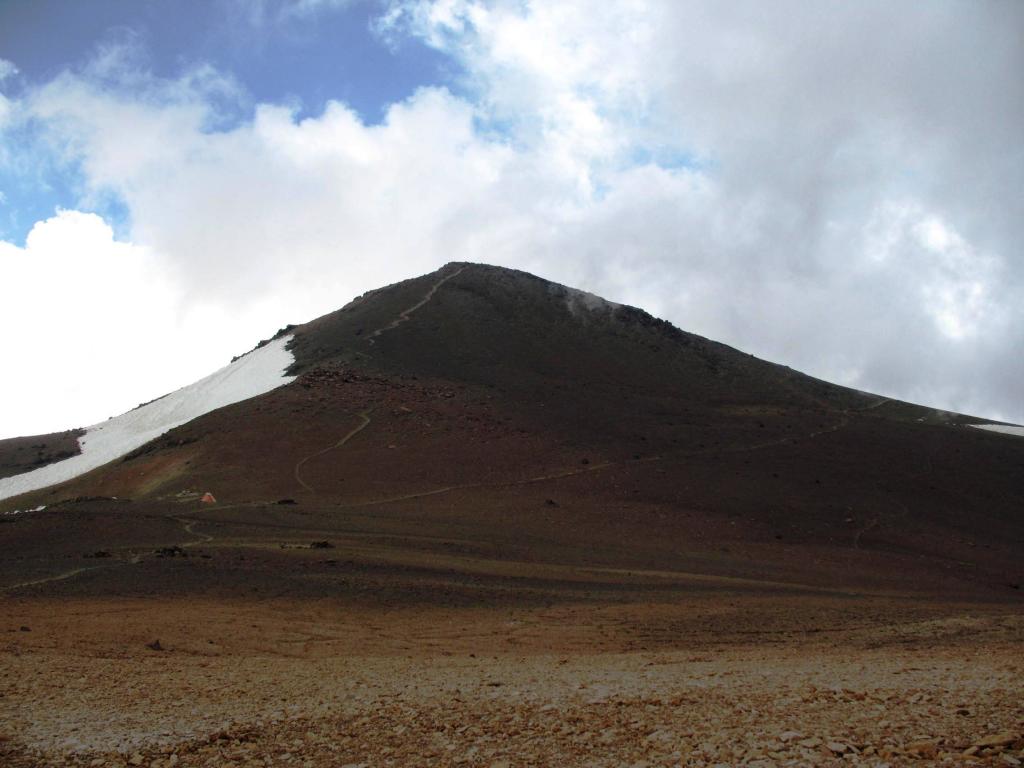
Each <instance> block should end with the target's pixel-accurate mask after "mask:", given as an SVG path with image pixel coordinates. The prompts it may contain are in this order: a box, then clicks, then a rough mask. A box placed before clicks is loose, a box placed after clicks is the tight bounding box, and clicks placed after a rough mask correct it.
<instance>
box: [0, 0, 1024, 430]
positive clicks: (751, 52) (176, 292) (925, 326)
mask: <svg viewBox="0 0 1024 768" xmlns="http://www.w3.org/2000/svg"><path fill="white" fill-rule="evenodd" d="M1012 7H1013V4H1005V5H995V4H993V5H987V6H984V7H983V8H980V9H979V8H978V7H976V6H968V5H960V4H955V3H951V4H947V5H943V6H941V8H938V9H935V8H934V7H930V6H915V7H914V8H913V9H908V8H906V7H903V6H901V7H900V8H899V9H898V10H893V7H892V6H890V5H888V4H883V3H881V2H864V3H857V4H839V3H837V4H834V5H828V6H827V8H825V7H819V6H811V5H808V4H806V3H800V2H780V3H776V4H773V5H771V6H765V5H763V4H761V3H738V4H729V5H723V4H718V3H707V4H705V3H692V2H669V1H668V0H665V1H664V2H654V1H653V0H652V2H639V0H620V1H619V2H607V3H601V4H594V3H583V2H544V3H541V2H535V3H531V2H526V3H523V2H511V1H510V2H494V3H482V2H472V1H471V0H444V1H443V2H442V1H441V0H438V2H416V3H395V4H393V5H392V7H391V9H390V11H389V12H388V14H387V15H386V16H385V20H384V21H383V22H382V23H381V26H382V29H383V30H384V31H385V32H386V33H387V34H390V35H403V34H415V35H419V36H420V37H421V39H423V40H426V41H427V42H429V43H430V44H431V45H434V46H435V47H437V48H439V49H441V50H443V51H444V52H445V53H447V54H448V55H450V56H451V57H453V58H455V59H457V60H458V61H459V62H460V63H461V65H462V66H463V68H464V71H465V79H464V82H462V83H460V88H461V90H460V92H461V93H464V94H465V95H463V96H456V95H453V94H452V93H450V92H448V91H446V90H444V89H424V90H421V91H419V92H417V93H416V94H414V95H413V96H412V97H410V98H409V99H408V100H407V101H405V102H402V103H400V104H396V105H393V106H392V107H391V109H390V110H389V111H388V112H387V115H386V118H385V120H384V121H383V122H382V123H381V124H380V125H375V126H368V125H366V124H365V123H363V122H362V121H361V120H360V118H359V117H358V116H357V115H356V114H355V113H354V112H353V111H352V110H350V109H348V108H347V107H346V106H345V105H344V104H342V103H338V102H331V103H329V104H328V106H327V107H326V109H325V110H324V112H323V113H322V114H321V115H318V116H314V117H308V118H305V119H301V120H300V119H299V118H298V117H297V115H296V113H294V112H293V111H292V110H290V109H288V108H285V107H282V106H280V105H272V104H262V105H258V106H257V107H256V109H255V110H254V111H253V112H252V113H251V115H250V116H249V117H247V118H246V119H242V120H238V119H237V117H238V114H239V102H244V94H239V93H238V89H237V86H236V85H235V84H234V82H233V81H232V80H231V78H230V77H226V76H224V75H223V73H218V72H215V71H213V70H210V69H208V68H207V69H203V68H201V67H200V68H198V69H196V70H193V71H192V72H190V73H187V74H186V75H185V76H183V77H181V78H179V79H175V80H160V79H157V78H154V77H152V76H150V75H148V74H147V73H145V72H144V71H141V72H140V71H139V70H138V68H137V66H135V65H132V64H131V62H130V61H129V62H127V63H126V62H125V61H124V60H123V59H118V57H117V56H108V57H105V59H104V65H103V67H101V68H99V69H101V70H102V71H99V69H97V68H95V67H94V68H93V70H91V71H86V72H84V73H82V74H77V75H73V74H65V75H63V76H61V77H58V78H56V79H54V80H53V81H52V82H50V83H47V84H45V85H43V86H41V87H39V88H37V89H36V90H35V91H33V92H31V93H30V94H29V95H27V96H26V97H25V98H24V99H23V100H22V101H21V102H19V104H18V109H19V114H20V113H22V112H23V113H24V114H25V115H29V116H32V117H34V119H36V120H37V121H38V127H39V129H40V130H41V131H43V134H44V135H45V136H46V137H47V140H48V141H49V142H50V146H51V147H52V148H53V151H54V152H56V153H60V154H61V155H62V156H63V157H65V158H66V159H67V160H68V161H69V162H73V163H80V165H81V169H82V172H83V174H84V178H85V183H86V194H85V197H84V198H83V205H86V204H87V203H88V201H89V199H90V196H99V195H106V194H111V193H112V194H115V195H117V196H118V197H119V198H121V199H122V200H123V201H124V202H125V204H126V206H127V208H128V210H129V212H130V240H131V243H133V244H134V245H129V244H125V243H116V242H115V241H113V240H112V239H110V237H109V233H108V235H107V236H106V237H103V236H99V235H98V234H96V230H95V229H89V231H90V232H92V233H93V234H92V235H90V238H80V237H79V235H77V234H76V235H75V236H74V237H72V236H71V235H67V237H65V238H64V239H61V238H57V239H56V240H55V241H53V242H56V243H63V244H64V245H63V246H62V247H65V248H72V246H73V244H74V243H76V242H88V243H92V245H91V246H90V247H89V248H90V249H89V250H88V251H87V252H83V253H84V254H85V255H84V256H83V258H85V259H86V260H93V259H95V260H97V263H98V264H107V265H108V267H109V268H108V267H102V268H100V269H99V271H98V272H97V273H96V274H98V275H104V276H105V277H103V279H102V280H99V279H98V278H95V276H94V279H92V280H91V281H90V280H89V279H88V278H89V275H82V276H81V279H82V280H83V281H84V282H83V284H84V285H88V286H93V288H92V289H91V290H99V289H101V288H102V286H110V285H114V284H116V283H117V280H118V279H120V278H118V277H117V276H118V275H119V274H120V273H119V271H118V270H119V268H117V267H115V266H111V265H116V264H122V263H125V262H126V261H130V259H128V258H127V257H126V256H125V255H124V254H125V253H130V254H135V255H136V256H138V263H139V264H144V265H145V267H144V268H142V267H139V270H141V271H136V272H132V271H130V270H129V271H128V272H126V273H125V274H126V275H127V277H125V278H124V279H125V280H128V282H129V284H130V285H131V286H132V288H131V290H129V291H126V293H128V294H131V295H147V292H151V291H152V290H153V286H154V285H164V286H171V287H170V288H167V289H161V290H167V291H168V293H167V294H166V295H163V294H160V295H158V296H157V297H156V298H155V299H154V301H153V302H148V301H147V302H145V304H146V306H154V305H155V306H164V307H165V309H166V312H165V313H161V314H166V315H167V317H171V318H173V321H170V320H164V319H163V318H161V317H156V316H154V314H153V313H152V312H145V311H143V309H144V308H139V307H137V306H136V305H134V304H130V303H129V304H123V305H117V304H114V305H112V306H114V307H119V308H117V309H116V313H115V314H116V316H117V317H121V318H123V317H129V316H132V317H133V323H132V325H133V329H132V332H133V333H138V334H139V339H140V340H141V339H142V338H156V339H164V340H166V344H168V345H169V346H167V347H166V348H165V350H163V352H162V354H161V355H156V354H154V355H153V357H152V363H151V364H152V365H154V366H159V365H162V366H163V367H162V369H159V370H158V371H157V372H155V373H154V374H153V382H154V384H153V386H154V387H155V386H156V384H155V382H156V381H157V380H158V379H159V380H160V381H167V382H168V384H167V386H164V387H162V389H163V390H166V389H169V388H171V386H172V385H173V386H177V385H179V384H182V383H185V382H186V381H188V380H189V379H188V378H185V377H184V374H185V369H184V367H183V366H185V365H186V364H192V363H197V365H198V361H200V359H201V360H202V362H203V364H204V365H206V364H207V363H206V361H207V359H210V361H211V362H210V364H209V365H208V366H207V367H206V368H205V369H203V370H196V371H195V372H194V373H192V372H191V371H189V374H188V375H189V376H191V378H192V379H194V378H198V376H199V375H201V374H203V373H206V372H208V371H209V370H212V369H213V368H215V367H217V365H219V364H221V363H222V362H223V358H224V357H225V356H227V355H229V354H233V353H237V352H238V351H240V350H241V349H244V348H246V347H247V346H251V344H252V342H254V341H255V340H256V339H257V338H259V337H261V336H265V335H268V334H269V333H270V332H272V331H273V330H275V329H276V327H277V326H278V325H281V324H283V323H284V322H296V321H301V320H305V319H309V318H310V317H312V316H315V315H317V314H320V313H323V312H326V311H330V310H332V309H335V308H337V307H338V306H340V305H341V304H343V303H344V302H345V301H347V300H348V299H350V298H351V297H353V296H354V295H356V294H358V293H360V292H362V291H364V290H367V289H369V288H373V287H376V286H378V285H381V284H383V283H387V282H390V281H393V280H398V279H402V278H405V277H408V276H411V275H414V274H418V273H421V272H425V271H427V270H430V269H433V268H435V267H437V266H439V265H440V264H442V263H444V262H446V261H449V260H476V261H489V262H492V263H501V264H504V265H507V266H516V267H520V268H524V269H529V270H531V271H535V272H539V273H541V274H543V275H545V276H549V277H552V278H554V279H559V280H561V281H563V282H568V283H570V284H573V285H576V286H579V287H581V288H584V289H586V290H589V291H592V292H595V293H599V294H603V295H605V296H607V297H608V298H610V299H613V300H616V301H625V302H628V303H632V304H638V305H641V306H644V307H645V308H647V309H649V310H651V311H652V312H655V313H656V314H659V315H662V316H665V317H668V318H669V319H671V320H673V321H674V322H675V323H676V324H677V325H680V326H681V327H683V328H686V329H688V330H693V331H695V332H698V333H703V334H705V335H708V336H711V337H714V338H718V339H720V340H723V341H726V342H728V343H732V344H735V345H737V346H740V347H741V348H744V349H746V350H748V351H751V352H754V353H757V354H759V355H760V356H763V357H767V358H769V359H775V360H779V361H781V362H785V363H787V364H790V365H793V366H795V367H798V368H800V369H803V370H807V371H809V372H812V373H815V374H817V375H822V376H825V377H832V378H836V379H839V380H841V381H843V382H845V383H849V384H852V385H855V386H861V387H864V388H868V389H874V390H878V391H882V392H884V393H886V394H889V395H894V396H899V397H907V398H912V399H918V400H921V401H924V402H928V403H930V404H933V405H937V406H943V407H950V408H958V409H966V410H974V411H980V412H983V413H987V414H990V415H996V416H998V415H1004V416H1007V417H1010V418H1016V419H1024V410H1022V408H1024V406H1022V405H1021V403H1020V400H1019V381H1020V380H1021V377H1024V362H1022V361H1021V359H1020V356H1019V355H1018V354H1015V350H1019V349H1020V348H1021V347H1022V346H1024V338H1022V333H1024V332H1022V330H1021V329H1022V328H1024V317H1022V313H1024V308H1022V305H1021V303H1020V302H1019V295H1020V290H1021V286H1022V282H1024V274H1022V273H1024V265H1022V264H1021V263H1020V260H1019V256H1017V255H1016V254H1017V253H1018V251H1017V250H1016V249H1017V245H1016V244H1017V243H1019V242H1020V239H1021V237H1022V236H1024V232H1022V231H1021V228H1022V225H1021V222H1022V221H1024V210H1022V209H1021V206H1022V205H1024V203H1022V201H1021V199H1020V195H1019V189H1020V188H1022V186H1024V167H1022V162H1021V160H1020V159H1019V157H1020V155H1019V149H1018V146H1019V128H1018V126H1019V125H1020V124H1021V123H1022V122H1024V114H1022V112H1024V105H1022V104H1021V102H1020V99H1019V98H1016V99H1015V98H1012V97H1011V96H1012V93H1010V92H1011V91H1013V89H1014V88H1015V85H1014V84H1015V83H1016V78H1017V73H1018V72H1019V71H1021V70H1022V69H1024V61H1022V53H1021V51H1020V46H1019V43H1018V42H1017V41H1016V38H1015V37H1013V35H1012V34H1011V30H1013V29H1014V28H1019V25H1015V23H1014V22H1016V21H1019V17H1020V14H1021V12H1019V11H1015V10H1012ZM965 29H970V31H971V34H965V33H964V30H965ZM122 70H123V71H122ZM119 71H121V74H120V75H119V74H118V72H119ZM997 86H998V87H997ZM225 115H228V116H231V117H232V118H234V119H233V120H227V119H226V117H225ZM227 125H229V126H231V127H227V128H226V127H224V126H227ZM649 158H657V159H660V162H661V165H659V164H658V163H657V162H654V161H650V160H649ZM70 215H71V214H63V216H64V217H67V216H70ZM57 219H58V220H60V222H61V223H60V225H59V226H58V221H56V220H50V221H48V222H45V223H44V224H40V225H39V227H40V228H42V230H49V229H50V228H51V227H52V228H54V231H58V230H60V231H65V232H67V231H68V230H66V229H65V228H66V227H68V226H70V225H69V224H68V223H67V222H66V221H63V219H62V217H57ZM93 224H95V222H93ZM76 226H78V225H76ZM81 226H84V224H83V225H81ZM40 237H42V234H41V235H40ZM40 242H46V241H45V239H44V240H42V241H40ZM5 248H6V253H7V254H14V255H19V257H21V258H25V257H27V256H28V255H29V254H36V256H35V261H36V262H38V263H39V264H40V265H43V264H46V263H49V264H51V265H53V264H60V263H63V262H61V261H60V259H61V258H65V257H63V256H61V255H60V253H58V251H59V250H60V248H59V247H58V246H57V245H54V246H52V247H48V248H47V249H45V250H40V249H41V248H42V246H39V245H37V244H36V243H35V242H30V243H29V244H27V245H26V247H25V248H24V249H19V248H15V247H14V246H11V245H7V246H5ZM40 254H41V255H40ZM133 258H134V257H133ZM118 259H120V261H119V260H118ZM49 274H52V273H49V272H47V270H46V269H45V268H44V267H43V266H40V267H39V268H38V269H36V270H35V271H32V272H30V273H27V274H25V275H24V276H23V277H22V286H23V287H24V288H26V290H24V291H22V293H23V294H30V293H33V292H34V293H35V294H36V295H37V296H38V295H44V294H45V293H46V292H47V291H48V290H49V283H50V278H49ZM96 286H99V288H97V287H96ZM161 296H162V298H161ZM65 301H68V302H70V301H71V298H70V296H68V297H66V298H65ZM161 302H163V304H161ZM19 306H21V305H19ZM88 306H89V307H91V306H92V304H90V305H88ZM27 309H28V308H27V307H24V306H21V308H20V309H17V312H21V311H27ZM10 311H11V312H14V310H10ZM111 311H112V312H113V311H114V310H113V309H112V310H111ZM7 312H8V310H5V309H3V308H0V316H2V317H3V319H5V320H7V321H8V322H7V325H8V327H11V326H12V324H14V323H16V322H19V321H18V320H17V318H18V317H20V315H18V314H10V315H8V314H7ZM82 313H83V315H90V314H91V312H89V311H86V309H83V310H82ZM133 313H134V314H135V315H138V317H139V318H141V319H135V318H134V316H133ZM98 317H101V318H106V322H107V324H108V325H109V324H110V323H113V322H114V318H113V316H112V315H105V314H103V313H100V314H99V315H98ZM86 319H87V318H86ZM85 325H86V326H88V327H90V328H93V329H95V328H98V327H100V325H101V324H100V323H99V321H97V324H93V325H90V324H89V322H85ZM211 329H224V330H222V332H220V333H219V335H218V334H214V335H211V334H210V330H211ZM62 333H63V330H62V327H61V326H60V325H59V324H52V325H51V324H48V323H47V324H44V325H42V326H40V327H39V328H38V331H37V332H34V334H33V337H32V338H33V339H34V341H33V344H34V345H35V346H36V347H39V348H47V347H56V346H59V345H61V344H62V343H63V341H62V338H63V337H62ZM243 340H244V341H243ZM161 343H163V342H161ZM21 349H22V350H23V352H22V354H25V355H28V356H29V357H27V358H26V360H30V361H32V370H34V371H36V372H38V373H39V374H41V375H42V376H43V377H44V378H46V377H49V378H51V379H52V380H54V381H56V380H58V378H59V369H58V368H56V367H54V365H53V362H52V361H53V360H54V358H48V357H46V356H45V355H41V354H35V353H33V352H32V350H31V349H30V348H29V347H28V346H24V345H23V346H22V347H21ZM214 357H215V358H217V359H216V360H215V361H213V360H212V358H214ZM161 360H164V362H161ZM183 360H185V361H188V362H187V363H182V362H181V361H183ZM168 361H170V362H168ZM79 362H80V363H81V365H83V366H84V365H86V363H87V361H86V360H84V359H82V360H80V361H79ZM81 370H82V371H83V372H85V371H88V370H89V369H88V368H82V369H81ZM92 370H93V371H95V370H97V369H95V368H94V369H92ZM99 370H102V368H100V369H99ZM178 373H181V374H182V377H181V378H178V379H174V376H175V375H177V374H178ZM89 375H90V374H87V373H83V374H82V375H81V376H79V377H78V378H79V382H81V381H83V380H87V379H88V378H89ZM92 375H95V374H92ZM161 377H162V378H161ZM172 379H174V380H173V381H172ZM148 386H150V385H149V384H148V383H139V384H138V385H137V386H134V388H132V389H129V388H127V387H126V389H125V391H124V393H122V394H121V395H120V396H121V397H122V400H123V399H124V398H128V401H127V402H124V404H125V405H134V402H131V400H135V401H137V400H138V399H144V398H145V397H151V396H154V395H156V394H160V391H156V392H152V391H146V392H145V394H144V395H143V394H139V395H137V396H136V395H135V394H134V393H136V392H141V391H142V390H144V389H146V387H148ZM17 393H18V396H19V397H24V398H31V397H32V396H33V394H32V391H30V388H29V387H27V386H26V387H23V388H22V389H19V390H17ZM129 393H131V395H130V397H129ZM94 396H95V395H94V393H83V394H82V395H81V397H80V399H81V400H82V402H85V401H86V400H87V399H89V398H92V397H94ZM111 396H112V397H113V395H111ZM5 399H6V400H7V401H12V398H5ZM14 399H15V400H17V398H14ZM65 400H68V397H65ZM25 402H46V401H45V400H32V401H25ZM104 407H107V406H104ZM22 410H28V409H25V408H23V409H22ZM112 410H116V408H112ZM89 420H94V419H93V417H92V416H87V415H83V416H82V417H80V418H77V419H74V420H73V421H75V422H87V421H89ZM48 428H50V427H48ZM5 431H7V432H8V433H10V431H12V430H5ZM13 431H17V430H13Z"/></svg>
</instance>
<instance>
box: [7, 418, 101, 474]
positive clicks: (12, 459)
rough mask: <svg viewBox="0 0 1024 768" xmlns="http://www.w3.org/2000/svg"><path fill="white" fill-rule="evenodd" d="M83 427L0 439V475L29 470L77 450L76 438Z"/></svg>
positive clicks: (62, 457)
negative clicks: (46, 433)
mask: <svg viewBox="0 0 1024 768" xmlns="http://www.w3.org/2000/svg"><path fill="white" fill-rule="evenodd" d="M83 434H85V430H84V429H69V430H68V431H66V432H53V433H51V434H48V435H32V436H30V437H11V438H7V439H5V440H0V478H3V477H11V476H12V475H20V474H21V473H22V472H31V471H32V470H33V469H39V467H44V466H46V465H47V464H52V463H53V462H55V461H62V460H63V459H67V458H70V457H72V456H75V455H77V454H78V453H80V452H81V449H80V448H79V447H78V438H79V437H80V436H81V435H83Z"/></svg>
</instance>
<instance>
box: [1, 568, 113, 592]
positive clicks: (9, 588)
mask: <svg viewBox="0 0 1024 768" xmlns="http://www.w3.org/2000/svg"><path fill="white" fill-rule="evenodd" d="M112 565H114V564H112ZM110 567H111V566H110V565H94V566H92V567H88V568H75V569H74V570H71V571H65V572H64V573H58V574H57V575H56V576H48V577H47V578H45V579H36V580H34V581H23V582H21V583H20V584H11V585H10V586H7V587H0V592H10V591H12V590H15V589H22V588H24V587H34V586H36V585H38V584H49V583H50V582H51V581H64V580H65V579H70V578H73V577H75V576H77V575H78V574H80V573H85V572H86V571H98V570H100V569H101V568H110Z"/></svg>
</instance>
